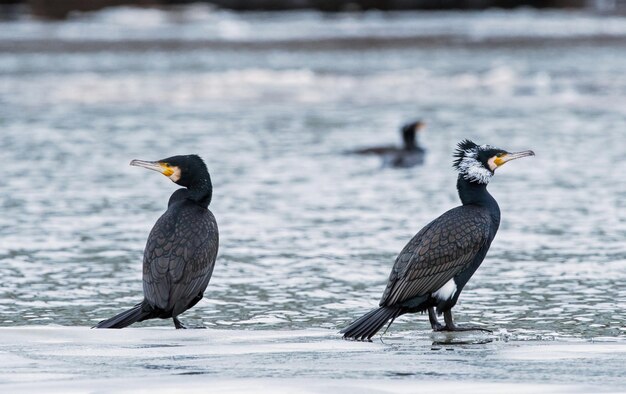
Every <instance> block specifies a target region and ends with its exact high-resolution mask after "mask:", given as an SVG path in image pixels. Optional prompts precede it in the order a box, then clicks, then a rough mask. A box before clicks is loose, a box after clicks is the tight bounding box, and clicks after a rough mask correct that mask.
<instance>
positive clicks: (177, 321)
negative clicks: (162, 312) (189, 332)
mask: <svg viewBox="0 0 626 394" xmlns="http://www.w3.org/2000/svg"><path fill="white" fill-rule="evenodd" d="M172 320H174V326H175V327H176V329H177V330H185V329H187V327H185V326H184V325H183V323H181V322H180V320H178V318H177V317H173V318H172Z"/></svg>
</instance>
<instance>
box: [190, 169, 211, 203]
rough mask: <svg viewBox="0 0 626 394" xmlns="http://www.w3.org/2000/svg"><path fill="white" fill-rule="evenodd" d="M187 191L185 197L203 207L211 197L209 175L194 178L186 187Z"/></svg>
mask: <svg viewBox="0 0 626 394" xmlns="http://www.w3.org/2000/svg"><path fill="white" fill-rule="evenodd" d="M187 190H188V192H189V194H188V196H187V199H188V200H191V201H193V202H195V203H196V204H198V205H201V206H203V207H205V208H207V207H208V206H209V204H210V203H211V198H212V197H213V184H212V183H211V177H210V176H209V175H208V174H207V175H206V176H205V177H202V178H199V179H197V180H194V181H193V182H192V183H191V184H190V185H189V186H188V187H187Z"/></svg>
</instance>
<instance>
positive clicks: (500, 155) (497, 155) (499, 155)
mask: <svg viewBox="0 0 626 394" xmlns="http://www.w3.org/2000/svg"><path fill="white" fill-rule="evenodd" d="M503 154H504V153H498V154H496V157H502V155H503Z"/></svg>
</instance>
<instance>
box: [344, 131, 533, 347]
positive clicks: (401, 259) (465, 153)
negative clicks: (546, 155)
mask: <svg viewBox="0 0 626 394" xmlns="http://www.w3.org/2000/svg"><path fill="white" fill-rule="evenodd" d="M531 155H534V153H533V152H532V151H524V152H519V153H509V152H506V151H504V150H502V149H498V148H494V147H491V146H488V145H482V146H478V145H476V144H475V143H473V142H471V141H469V140H465V141H462V142H461V143H459V145H458V149H457V151H456V152H455V161H454V168H456V170H457V171H458V173H459V176H458V180H457V189H458V191H459V197H460V198H461V202H462V203H463V205H461V206H459V207H456V208H453V209H451V210H449V211H448V212H446V213H444V214H443V215H441V216H439V217H438V218H437V219H435V220H433V221H432V222H430V223H429V224H427V225H426V227H424V228H423V229H422V230H420V232H418V233H417V235H415V236H414V237H413V239H411V241H410V242H409V243H408V244H407V245H406V246H405V247H404V249H403V250H402V252H400V254H399V255H398V257H397V258H396V262H395V264H394V266H393V269H392V270H391V274H390V275H389V281H388V282H387V288H386V289H385V291H384V293H383V296H382V299H381V300H380V307H379V308H377V309H374V310H373V311H371V312H369V313H367V314H366V315H364V316H362V317H361V318H359V319H357V320H356V321H355V322H354V323H352V324H351V325H350V326H348V327H347V328H345V329H344V330H342V331H341V333H342V334H344V338H352V339H357V340H369V339H371V338H372V336H373V335H374V334H376V333H377V332H378V331H379V330H380V329H381V328H382V327H383V326H384V325H385V324H386V323H387V322H388V321H389V320H391V321H392V322H393V319H395V318H396V317H398V316H400V315H403V314H405V313H414V312H424V311H426V310H427V311H428V316H429V320H430V324H431V327H432V329H433V330H435V331H461V330H472V329H478V328H473V327H459V326H456V325H455V324H454V321H453V319H452V311H451V309H452V308H453V307H454V306H455V305H456V302H457V300H458V298H459V295H460V294H461V291H462V290H463V287H464V286H465V284H466V283H467V281H468V280H469V279H470V278H471V277H472V275H473V274H474V272H475V271H476V270H477V269H478V267H479V266H480V264H481V263H482V261H483V259H484V258H485V256H486V254H487V251H488V250H489V246H490V245H491V241H493V238H494V237H495V235H496V232H497V231H498V227H499V225H500V208H499V207H498V204H497V202H496V200H495V199H494V198H493V197H492V196H491V194H489V192H487V184H488V183H489V180H490V178H491V176H492V175H493V174H494V171H495V170H496V168H497V167H499V166H501V165H503V164H504V163H506V162H507V161H510V160H513V159H517V158H520V157H525V156H531ZM435 309H436V312H437V313H435ZM442 313H443V315H444V320H445V325H442V324H440V323H439V321H438V320H437V314H442Z"/></svg>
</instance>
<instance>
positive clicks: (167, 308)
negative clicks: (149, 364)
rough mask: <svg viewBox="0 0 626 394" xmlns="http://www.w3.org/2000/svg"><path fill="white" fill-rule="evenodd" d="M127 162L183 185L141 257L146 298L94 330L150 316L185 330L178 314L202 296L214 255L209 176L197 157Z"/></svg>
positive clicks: (215, 237) (214, 225)
mask: <svg viewBox="0 0 626 394" xmlns="http://www.w3.org/2000/svg"><path fill="white" fill-rule="evenodd" d="M131 165H135V166H140V167H145V168H148V169H151V170H155V171H158V172H161V173H163V174H164V175H166V176H168V177H169V178H170V179H171V180H172V181H174V182H175V183H177V184H178V185H180V186H184V187H185V188H184V189H178V190H176V191H175V192H174V193H172V195H171V196H170V199H169V202H168V207H167V211H165V213H164V214H163V215H162V216H161V217H160V218H159V220H157V222H156V223H155V225H154V227H153V228H152V231H151V232H150V236H149V237H148V242H147V244H146V248H145V251H144V257H143V292H144V300H143V301H142V302H141V303H139V304H137V305H135V306H134V307H133V308H131V309H130V310H128V311H126V312H123V313H121V314H119V315H117V316H114V317H112V318H110V319H108V320H104V321H102V322H100V323H98V325H96V328H123V327H127V326H129V325H131V324H133V323H135V322H138V321H143V320H147V319H154V318H161V319H168V318H172V319H173V321H174V325H175V326H176V328H185V327H184V326H183V325H182V324H181V323H180V321H179V320H178V315H180V314H181V313H183V312H185V311H186V310H187V309H189V308H191V307H193V306H194V305H195V304H196V303H198V301H200V300H201V299H202V296H203V293H204V290H205V289H206V288H207V285H208V284H209V280H210V279H211V274H212V273H213V266H214V265H215V258H216V256H217V249H218V243H219V236H218V230H217V223H216V222H215V217H214V216H213V214H212V213H211V211H209V209H208V206H209V203H210V202H211V197H212V193H213V187H212V185H211V178H210V176H209V172H208V171H207V168H206V165H205V164H204V162H203V161H202V159H201V158H200V157H198V156H196V155H189V156H174V157H170V158H167V159H163V160H159V161H156V162H146V161H140V160H133V161H132V162H131Z"/></svg>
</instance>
